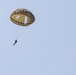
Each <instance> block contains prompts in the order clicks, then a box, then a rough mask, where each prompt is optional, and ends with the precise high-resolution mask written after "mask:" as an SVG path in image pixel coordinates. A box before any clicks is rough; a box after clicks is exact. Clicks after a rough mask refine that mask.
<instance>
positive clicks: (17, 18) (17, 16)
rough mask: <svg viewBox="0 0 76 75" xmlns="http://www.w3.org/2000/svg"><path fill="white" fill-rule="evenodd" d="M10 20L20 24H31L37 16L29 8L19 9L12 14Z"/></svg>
mask: <svg viewBox="0 0 76 75" xmlns="http://www.w3.org/2000/svg"><path fill="white" fill-rule="evenodd" d="M10 20H11V21H12V22H13V23H15V24H16V25H19V26H29V25H31V24H32V23H33V22H34V21H35V17H34V15H33V14H32V12H30V11H29V10H27V9H23V8H21V9H17V10H15V11H14V12H13V13H12V14H11V15H10Z"/></svg>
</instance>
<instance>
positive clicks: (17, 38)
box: [16, 30, 25, 40]
mask: <svg viewBox="0 0 76 75" xmlns="http://www.w3.org/2000/svg"><path fill="white" fill-rule="evenodd" d="M24 32H25V30H24V31H23V32H21V34H20V35H19V36H18V37H16V39H17V40H18V39H19V38H20V37H21V36H22V35H23V34H24Z"/></svg>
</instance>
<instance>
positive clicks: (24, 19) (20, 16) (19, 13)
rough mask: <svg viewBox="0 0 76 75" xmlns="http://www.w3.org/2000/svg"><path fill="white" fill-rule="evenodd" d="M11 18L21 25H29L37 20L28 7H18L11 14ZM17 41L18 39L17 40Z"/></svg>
mask: <svg viewBox="0 0 76 75" xmlns="http://www.w3.org/2000/svg"><path fill="white" fill-rule="evenodd" d="M10 20H11V21H12V22H13V23H15V24H16V25H19V26H29V25H31V24H32V23H33V22H34V21H35V17H34V15H33V14H32V12H30V11H29V10H27V9H23V8H21V9H17V10H15V11H14V12H13V13H12V14H11V15H10ZM15 41H17V40H15ZM16 43H17V42H15V43H14V44H13V45H15V44H16Z"/></svg>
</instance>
